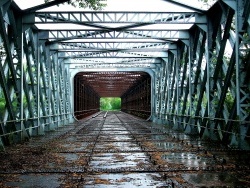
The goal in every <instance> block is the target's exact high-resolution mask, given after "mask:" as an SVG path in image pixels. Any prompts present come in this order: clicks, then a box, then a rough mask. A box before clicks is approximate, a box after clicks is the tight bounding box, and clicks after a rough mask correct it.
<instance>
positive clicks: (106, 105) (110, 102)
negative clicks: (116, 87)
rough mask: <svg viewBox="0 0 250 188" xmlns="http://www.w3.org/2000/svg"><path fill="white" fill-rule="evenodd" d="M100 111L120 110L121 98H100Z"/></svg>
mask: <svg viewBox="0 0 250 188" xmlns="http://www.w3.org/2000/svg"><path fill="white" fill-rule="evenodd" d="M100 108H101V110H104V111H107V110H120V109H121V98H119V97H102V98H101V99H100Z"/></svg>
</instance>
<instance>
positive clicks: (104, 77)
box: [74, 72, 151, 118]
mask: <svg viewBox="0 0 250 188" xmlns="http://www.w3.org/2000/svg"><path fill="white" fill-rule="evenodd" d="M74 82H75V85H74V96H75V97H74V98H75V100H74V104H75V114H76V115H77V117H80V118H82V117H85V116H86V115H90V114H92V113H94V112H96V111H97V109H99V107H100V104H99V99H100V97H121V99H122V110H123V111H125V112H127V113H130V114H133V115H137V116H140V117H143V118H147V117H148V116H149V115H150V103H151V79H150V76H149V75H148V74H147V73H145V72H81V73H78V74H77V75H76V76H75V81H74Z"/></svg>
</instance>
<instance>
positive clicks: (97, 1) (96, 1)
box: [44, 0, 106, 10]
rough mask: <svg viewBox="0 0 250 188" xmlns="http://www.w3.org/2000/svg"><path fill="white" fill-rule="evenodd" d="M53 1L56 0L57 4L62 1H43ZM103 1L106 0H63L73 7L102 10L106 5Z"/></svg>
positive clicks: (48, 0)
mask: <svg viewBox="0 0 250 188" xmlns="http://www.w3.org/2000/svg"><path fill="white" fill-rule="evenodd" d="M53 1H55V2H56V1H58V4H61V3H62V1H60V0H44V2H45V3H48V2H53ZM105 1H106V0H64V2H66V3H68V4H69V5H72V6H74V7H80V8H90V9H93V10H102V9H103V8H104V7H105V6H106V3H105Z"/></svg>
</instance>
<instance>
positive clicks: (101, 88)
mask: <svg viewBox="0 0 250 188" xmlns="http://www.w3.org/2000/svg"><path fill="white" fill-rule="evenodd" d="M145 75H148V74H147V73H144V72H81V73H78V74H77V77H78V78H79V80H81V81H82V83H84V84H87V85H89V86H90V87H91V88H93V90H94V91H95V92H96V93H98V95H99V96H100V97H121V96H122V95H123V94H124V93H125V92H126V91H127V90H129V88H131V87H132V86H133V85H135V84H136V83H138V82H140V80H142V79H143V78H144V76H145Z"/></svg>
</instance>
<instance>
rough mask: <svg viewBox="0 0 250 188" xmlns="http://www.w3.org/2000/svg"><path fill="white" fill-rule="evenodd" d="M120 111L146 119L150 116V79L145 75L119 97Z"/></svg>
mask: <svg viewBox="0 0 250 188" xmlns="http://www.w3.org/2000/svg"><path fill="white" fill-rule="evenodd" d="M121 99H122V111H124V112H126V113H129V114H132V115H136V116H139V117H141V118H144V119H147V118H149V116H150V114H151V78H150V76H149V75H145V76H144V77H143V79H142V80H141V81H140V82H138V83H137V84H136V85H134V86H133V87H131V88H130V89H129V90H127V91H126V93H124V94H123V95H122V96H121Z"/></svg>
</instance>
